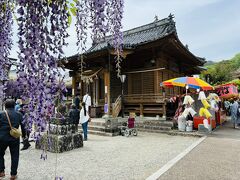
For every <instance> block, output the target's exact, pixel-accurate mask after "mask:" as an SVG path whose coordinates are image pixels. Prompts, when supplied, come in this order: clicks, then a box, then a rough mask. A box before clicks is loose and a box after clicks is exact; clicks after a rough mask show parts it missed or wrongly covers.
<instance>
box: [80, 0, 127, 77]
mask: <svg viewBox="0 0 240 180" xmlns="http://www.w3.org/2000/svg"><path fill="white" fill-rule="evenodd" d="M123 5H124V1H123V0H77V1H76V7H77V21H76V29H77V39H78V41H77V45H78V50H79V54H83V53H85V52H86V42H87V36H88V34H87V31H88V29H89V28H90V29H91V31H92V34H91V38H92V41H93V45H94V44H96V43H98V42H99V41H100V40H102V39H103V38H105V36H106V35H107V34H112V35H113V39H112V40H111V41H112V42H109V43H110V44H111V45H112V46H113V47H114V49H115V51H116V68H117V74H118V76H119V75H120V74H121V66H120V63H121V54H122V45H123V33H122V31H121V29H122V23H121V22H122V18H123ZM79 65H80V73H81V75H82V72H83V67H84V62H83V57H82V56H81V57H80V63H79Z"/></svg>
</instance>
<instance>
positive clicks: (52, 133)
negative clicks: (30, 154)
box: [36, 118, 83, 153]
mask: <svg viewBox="0 0 240 180" xmlns="http://www.w3.org/2000/svg"><path fill="white" fill-rule="evenodd" d="M47 129H48V133H47V132H45V133H44V134H43V135H42V136H41V137H40V138H39V140H38V141H36V149H45V150H47V151H50V152H54V153H62V152H65V151H70V150H73V149H76V148H80V147H83V138H82V134H80V133H78V132H77V129H76V126H75V124H71V123H70V121H69V120H66V119H63V120H62V119H57V118H55V119H51V121H50V124H49V125H48V127H47Z"/></svg>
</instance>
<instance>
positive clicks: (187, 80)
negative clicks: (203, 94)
mask: <svg viewBox="0 0 240 180" xmlns="http://www.w3.org/2000/svg"><path fill="white" fill-rule="evenodd" d="M161 85H162V86H165V87H173V86H180V87H185V86H188V87H189V88H194V89H202V90H213V89H214V87H213V86H211V85H210V84H208V83H207V82H205V81H203V80H201V79H199V78H196V77H178V78H173V79H169V80H167V81H163V82H162V83H161Z"/></svg>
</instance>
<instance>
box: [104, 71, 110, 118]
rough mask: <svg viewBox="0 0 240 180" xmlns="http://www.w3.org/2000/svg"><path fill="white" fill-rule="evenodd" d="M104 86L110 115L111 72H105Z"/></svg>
mask: <svg viewBox="0 0 240 180" xmlns="http://www.w3.org/2000/svg"><path fill="white" fill-rule="evenodd" d="M104 86H105V88H104V89H105V90H104V91H105V103H106V104H108V113H107V114H108V115H110V110H111V101H110V73H109V71H107V70H106V71H105V72H104Z"/></svg>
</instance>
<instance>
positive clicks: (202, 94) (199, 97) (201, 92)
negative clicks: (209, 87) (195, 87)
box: [198, 91, 207, 100]
mask: <svg viewBox="0 0 240 180" xmlns="http://www.w3.org/2000/svg"><path fill="white" fill-rule="evenodd" d="M204 99H207V98H206V95H205V93H204V91H200V92H199V95H198V100H204Z"/></svg>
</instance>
